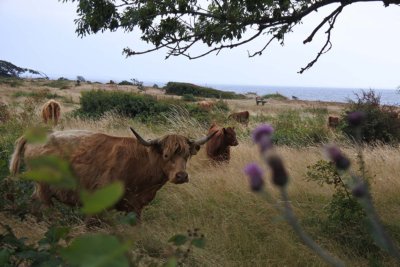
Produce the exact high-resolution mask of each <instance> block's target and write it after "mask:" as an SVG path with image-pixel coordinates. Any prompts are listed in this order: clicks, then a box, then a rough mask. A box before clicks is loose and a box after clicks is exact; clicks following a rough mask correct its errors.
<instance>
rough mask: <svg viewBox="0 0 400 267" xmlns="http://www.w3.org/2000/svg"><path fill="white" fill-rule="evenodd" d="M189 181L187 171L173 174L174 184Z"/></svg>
mask: <svg viewBox="0 0 400 267" xmlns="http://www.w3.org/2000/svg"><path fill="white" fill-rule="evenodd" d="M187 182H189V175H188V174H187V172H178V173H177V174H176V175H175V183H176V184H183V183H187Z"/></svg>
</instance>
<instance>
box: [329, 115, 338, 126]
mask: <svg viewBox="0 0 400 267" xmlns="http://www.w3.org/2000/svg"><path fill="white" fill-rule="evenodd" d="M338 125H339V118H338V117H334V116H329V117H328V126H329V127H331V128H336V127H338Z"/></svg>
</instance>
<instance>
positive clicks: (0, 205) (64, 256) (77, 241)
mask: <svg viewBox="0 0 400 267" xmlns="http://www.w3.org/2000/svg"><path fill="white" fill-rule="evenodd" d="M47 132H48V129H47V128H44V127H32V128H28V129H27V130H26V131H25V134H24V137H25V139H26V140H27V142H28V143H31V144H32V143H36V144H38V143H39V144H40V143H43V142H44V141H45V140H46V138H47ZM28 165H29V167H30V168H29V170H27V171H25V172H23V173H22V174H21V175H20V177H19V178H21V179H18V180H15V179H10V177H7V178H5V179H3V180H2V181H1V184H0V185H2V187H1V188H0V189H1V190H0V197H1V198H0V211H1V212H8V213H9V214H16V213H17V214H18V215H19V217H20V218H21V219H22V220H23V219H24V218H25V215H27V214H28V213H32V211H31V210H30V209H32V208H33V209H37V212H38V213H41V212H43V213H44V212H47V211H45V210H44V209H43V210H42V209H40V208H39V206H38V205H37V206H35V204H38V203H34V201H33V202H32V200H31V199H30V194H31V192H32V184H31V182H32V181H33V182H36V183H46V184H48V185H49V186H52V187H59V188H63V189H69V190H76V191H77V192H79V195H80V200H81V206H82V207H81V209H80V210H79V212H78V214H80V215H82V216H89V217H88V218H94V219H96V217H93V216H101V217H102V218H108V219H110V220H111V223H110V224H109V226H110V228H111V229H109V231H110V233H108V234H105V233H85V234H81V235H79V236H77V237H75V238H72V236H71V235H70V232H71V230H72V229H73V228H72V227H71V226H64V223H63V222H62V221H60V220H57V219H55V220H53V221H52V224H51V225H50V226H49V228H48V230H47V231H46V233H45V234H44V237H43V238H42V239H40V240H39V241H38V242H32V241H29V240H28V239H27V238H19V237H17V235H16V234H14V232H13V230H12V226H11V225H8V224H5V223H0V266H82V267H83V266H93V267H94V266H115V267H127V266H136V265H139V264H140V260H141V259H140V258H139V259H135V258H132V257H128V255H129V251H130V250H131V249H132V241H131V240H130V238H129V236H126V235H124V234H121V233H118V231H117V228H116V226H117V225H121V224H124V225H135V224H136V216H135V214H133V213H128V214H125V213H124V214H122V213H118V212H114V211H109V209H110V208H111V207H113V206H114V205H115V203H117V202H118V201H119V199H120V198H121V197H122V195H123V192H124V186H123V184H122V183H121V182H118V181H117V182H114V183H111V184H108V185H106V186H103V187H101V188H99V189H97V190H96V191H90V192H89V191H86V190H83V189H81V188H80V187H79V183H78V181H77V180H76V178H75V177H74V175H73V171H72V170H71V168H70V164H69V162H68V161H66V160H64V159H63V158H60V157H56V156H45V155H42V156H38V157H36V158H33V159H30V160H29V162H28ZM16 183H18V184H21V183H22V184H24V185H25V184H26V185H27V186H26V187H27V189H26V190H24V191H20V190H19V191H18V190H16V189H20V188H21V186H16V185H15V184H16ZM5 190H6V191H5ZM59 204H60V205H61V206H64V205H63V204H61V203H59ZM57 208H58V207H57ZM54 209H56V208H54ZM47 210H50V208H48V209H47ZM32 215H37V214H32ZM107 216H108V217H107ZM39 217H42V216H39ZM39 217H37V219H39ZM64 217H65V215H64ZM53 219H54V218H53ZM60 225H63V226H60ZM170 242H172V243H173V244H174V245H175V246H176V247H175V249H174V252H173V254H171V255H170V257H169V258H168V259H166V263H165V262H164V261H165V260H164V261H163V262H153V263H152V265H153V266H161V265H165V266H171V267H172V266H177V265H178V264H182V263H183V262H184V261H185V260H186V259H187V257H188V255H189V253H190V252H191V250H192V247H198V248H203V247H204V245H205V239H204V235H202V234H200V233H199V232H198V229H195V230H193V231H191V230H190V231H188V234H187V235H175V236H173V237H172V238H171V239H170ZM184 246H186V247H184Z"/></svg>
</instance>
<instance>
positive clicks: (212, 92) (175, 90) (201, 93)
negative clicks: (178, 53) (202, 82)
mask: <svg viewBox="0 0 400 267" xmlns="http://www.w3.org/2000/svg"><path fill="white" fill-rule="evenodd" d="M164 89H165V92H166V93H167V94H170V95H180V96H182V95H193V96H198V97H210V98H222V99H243V98H245V96H244V95H240V94H236V93H234V92H226V91H221V90H217V89H213V88H209V87H203V86H199V85H195V84H191V83H180V82H168V83H167V85H166V86H165V87H164Z"/></svg>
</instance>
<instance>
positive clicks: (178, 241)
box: [168, 234, 188, 246]
mask: <svg viewBox="0 0 400 267" xmlns="http://www.w3.org/2000/svg"><path fill="white" fill-rule="evenodd" d="M187 240H188V238H187V236H185V235H180V234H178V235H174V236H173V237H171V238H170V239H169V240H168V242H172V243H174V245H175V246H181V245H183V244H185V243H186V241H187Z"/></svg>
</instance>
